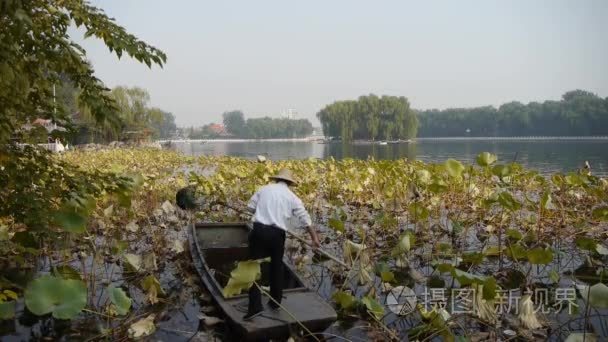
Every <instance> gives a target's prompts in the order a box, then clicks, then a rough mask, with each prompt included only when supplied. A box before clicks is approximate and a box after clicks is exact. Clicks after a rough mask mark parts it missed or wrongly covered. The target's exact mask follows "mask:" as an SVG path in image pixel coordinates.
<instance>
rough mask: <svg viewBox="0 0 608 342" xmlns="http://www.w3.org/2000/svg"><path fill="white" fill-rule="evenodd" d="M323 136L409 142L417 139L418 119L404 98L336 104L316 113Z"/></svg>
mask: <svg viewBox="0 0 608 342" xmlns="http://www.w3.org/2000/svg"><path fill="white" fill-rule="evenodd" d="M317 118H318V119H319V121H321V125H322V127H323V134H324V135H325V136H328V137H339V138H341V139H343V140H345V141H349V140H353V139H370V140H375V139H376V138H378V137H380V138H382V139H385V140H391V139H411V138H413V137H415V136H416V132H417V129H418V119H417V118H416V113H415V112H414V111H413V110H412V109H411V108H410V104H409V101H408V100H407V98H405V97H403V96H401V97H396V96H382V97H378V96H376V95H374V94H370V95H369V96H360V97H359V98H358V99H357V100H354V101H337V102H334V103H332V104H330V105H327V106H325V107H324V108H323V109H321V110H320V111H319V112H318V113H317Z"/></svg>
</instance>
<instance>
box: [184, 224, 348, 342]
mask: <svg viewBox="0 0 608 342" xmlns="http://www.w3.org/2000/svg"><path fill="white" fill-rule="evenodd" d="M247 234H248V228H247V225H246V224H245V223H228V224H217V223H202V224H196V225H191V226H190V227H189V243H190V251H191V254H192V260H193V263H194V266H195V268H196V270H197V272H198V273H199V276H200V278H201V281H202V282H203V284H204V285H205V287H206V288H207V289H208V290H209V293H210V295H211V297H212V298H213V300H214V302H215V303H216V304H217V305H218V306H219V307H220V309H221V310H222V311H223V312H224V314H225V315H226V318H227V320H228V323H229V324H230V326H231V328H232V329H231V332H233V333H235V335H236V337H238V338H239V339H240V340H258V339H273V338H274V339H278V338H286V337H288V336H290V335H293V334H295V333H297V332H298V331H302V330H304V331H305V334H307V332H306V330H309V331H311V332H320V331H323V330H325V329H327V328H328V327H329V326H330V325H331V324H332V323H333V322H334V321H335V320H336V319H337V315H336V312H335V310H334V309H333V308H332V307H331V306H330V305H329V304H328V303H327V302H326V301H325V300H324V299H323V298H321V297H320V296H319V295H318V294H317V293H316V292H313V291H311V290H310V289H309V288H307V287H306V286H305V285H304V282H303V281H302V279H300V278H299V277H298V275H297V274H296V273H295V271H294V270H293V268H292V267H290V266H289V265H288V264H287V263H285V262H284V266H285V272H284V273H285V274H286V277H285V280H284V285H285V290H284V292H283V300H282V302H281V305H282V307H283V308H281V309H278V310H271V309H270V308H268V307H267V306H266V305H267V303H266V302H267V299H263V300H262V302H263V304H264V312H263V314H262V315H260V316H257V317H255V318H254V319H253V320H251V321H243V316H244V315H245V314H246V312H247V304H248V297H247V295H246V294H241V295H238V296H235V297H231V298H225V297H224V296H223V294H222V286H223V284H224V282H225V281H227V275H226V273H229V269H231V267H232V264H233V263H234V262H236V261H239V260H246V257H247ZM218 269H219V270H221V272H219V273H221V274H218ZM262 278H264V271H263V277H262ZM304 327H305V329H304Z"/></svg>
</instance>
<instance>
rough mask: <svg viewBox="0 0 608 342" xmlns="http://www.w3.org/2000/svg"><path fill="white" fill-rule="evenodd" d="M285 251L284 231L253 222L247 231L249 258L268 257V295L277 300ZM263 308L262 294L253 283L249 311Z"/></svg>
mask: <svg viewBox="0 0 608 342" xmlns="http://www.w3.org/2000/svg"><path fill="white" fill-rule="evenodd" d="M284 252H285V231H284V230H282V229H280V228H277V227H274V226H267V225H265V224H261V223H258V222H255V223H254V224H253V230H252V231H251V232H250V233H249V259H250V260H257V259H263V258H266V257H270V274H269V275H270V278H269V280H270V295H271V296H272V298H273V299H274V300H275V301H276V302H277V303H280V302H281V298H282V297H283V253H284ZM260 310H263V306H262V294H261V293H260V289H259V288H258V287H257V286H255V284H254V285H252V286H251V287H250V288H249V312H250V313H253V312H257V311H260Z"/></svg>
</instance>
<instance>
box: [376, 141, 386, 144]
mask: <svg viewBox="0 0 608 342" xmlns="http://www.w3.org/2000/svg"><path fill="white" fill-rule="evenodd" d="M378 145H388V142H386V141H378Z"/></svg>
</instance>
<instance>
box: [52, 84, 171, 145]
mask: <svg viewBox="0 0 608 342" xmlns="http://www.w3.org/2000/svg"><path fill="white" fill-rule="evenodd" d="M60 79H61V83H60V84H59V85H58V86H57V87H56V101H57V102H56V103H57V107H58V109H59V110H61V111H62V112H66V113H68V116H69V118H70V121H69V125H67V127H65V128H67V129H68V130H67V132H66V133H65V134H64V136H63V137H62V140H66V141H68V142H70V143H72V144H83V143H107V142H111V141H115V140H123V141H125V140H131V139H137V140H142V139H146V140H147V139H163V138H169V137H171V136H172V135H173V134H175V132H176V131H177V126H176V124H175V116H174V115H173V114H172V113H169V112H167V111H164V110H162V109H160V108H156V107H152V106H150V94H149V93H148V91H147V90H145V89H143V88H139V87H131V88H129V87H121V86H119V87H115V88H114V89H112V90H110V91H108V92H107V93H106V96H108V98H110V99H112V100H114V102H115V106H114V107H113V109H114V110H115V112H114V113H111V115H110V114H109V115H110V116H111V117H112V118H113V119H114V121H108V120H106V121H103V122H99V121H97V120H96V119H95V117H94V115H93V114H92V111H91V108H90V107H89V106H88V105H86V104H84V103H82V102H81V101H79V95H80V92H81V90H80V89H78V88H77V87H75V86H74V83H73V82H72V81H70V80H69V79H67V78H66V77H63V76H62V77H61V78H60Z"/></svg>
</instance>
